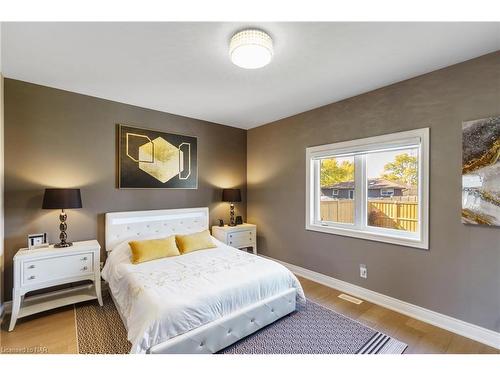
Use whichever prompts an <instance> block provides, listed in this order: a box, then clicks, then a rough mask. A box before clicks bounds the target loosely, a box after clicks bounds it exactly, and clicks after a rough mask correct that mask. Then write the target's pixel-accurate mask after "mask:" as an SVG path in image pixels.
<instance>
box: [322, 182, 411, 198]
mask: <svg viewBox="0 0 500 375" xmlns="http://www.w3.org/2000/svg"><path fill="white" fill-rule="evenodd" d="M408 189H409V187H408V186H406V185H404V184H399V183H397V182H394V181H389V180H385V179H383V178H370V179H368V198H384V197H400V196H402V195H405V193H404V192H405V191H406V190H408ZM321 194H322V195H323V196H325V197H331V198H336V199H354V181H346V182H339V183H338V184H335V185H332V186H328V187H322V188H321Z"/></svg>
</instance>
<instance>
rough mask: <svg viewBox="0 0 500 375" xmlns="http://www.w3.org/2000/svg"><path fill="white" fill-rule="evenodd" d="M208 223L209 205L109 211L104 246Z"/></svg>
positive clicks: (203, 226)
mask: <svg viewBox="0 0 500 375" xmlns="http://www.w3.org/2000/svg"><path fill="white" fill-rule="evenodd" d="M208 223H209V221H208V207H199V208H180V209H172V210H150V211H128V212H108V213H107V214H106V232H105V234H106V250H107V251H111V250H113V248H114V247H115V246H116V245H118V244H120V243H121V242H123V241H127V240H133V239H136V238H140V237H148V236H156V235H159V236H162V235H165V236H170V235H172V234H185V233H193V232H201V231H203V230H205V229H208Z"/></svg>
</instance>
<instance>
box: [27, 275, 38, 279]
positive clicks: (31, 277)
mask: <svg viewBox="0 0 500 375" xmlns="http://www.w3.org/2000/svg"><path fill="white" fill-rule="evenodd" d="M35 279H36V276H34V275H33V276H30V277H28V280H35Z"/></svg>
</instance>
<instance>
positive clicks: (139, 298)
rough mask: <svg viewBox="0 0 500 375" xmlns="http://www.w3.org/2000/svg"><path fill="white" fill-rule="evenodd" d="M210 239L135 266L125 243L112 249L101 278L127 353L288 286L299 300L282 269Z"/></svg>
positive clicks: (290, 277)
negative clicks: (124, 333)
mask: <svg viewBox="0 0 500 375" xmlns="http://www.w3.org/2000/svg"><path fill="white" fill-rule="evenodd" d="M212 239H213V241H214V243H215V244H216V245H217V247H216V248H213V249H206V250H199V251H195V252H192V253H189V254H185V255H180V256H176V257H170V258H163V259H158V260H154V261H150V262H145V263H141V264H137V265H134V264H132V263H131V262H130V247H129V245H128V243H127V242H124V243H122V244H120V245H118V246H116V247H115V248H114V249H113V251H112V252H111V254H110V255H109V257H108V259H107V261H106V265H105V266H104V269H103V271H102V276H103V278H104V279H105V280H106V281H107V282H108V283H109V287H110V289H111V292H112V293H113V296H114V297H115V300H116V302H117V304H118V305H119V308H120V310H121V312H122V314H123V316H124V319H125V320H126V324H127V330H128V340H129V341H130V342H131V343H132V349H131V353H144V352H145V351H146V350H147V349H148V348H150V347H152V346H154V345H156V344H158V343H161V342H163V341H166V340H168V339H170V338H172V337H175V336H177V335H180V334H182V333H185V332H187V331H190V330H192V329H194V328H197V327H200V326H202V325H204V324H207V323H209V322H212V321H214V320H217V319H219V318H221V317H223V316H225V315H227V314H230V313H232V312H234V311H237V310H239V309H241V308H244V307H246V306H249V305H251V304H253V303H257V302H259V301H260V300H262V299H265V298H268V297H271V296H273V295H275V294H278V293H280V292H283V291H286V290H288V289H290V288H295V289H296V290H297V299H298V302H305V296H304V292H303V291H302V287H301V285H300V283H299V281H298V280H297V278H296V277H295V276H294V275H293V274H292V273H291V272H290V271H289V270H288V269H286V268H285V267H283V266H282V265H280V264H278V263H276V262H273V261H271V260H267V259H264V258H262V257H259V256H256V255H253V254H249V253H247V252H244V251H241V250H237V249H235V248H232V247H229V246H226V245H225V244H223V243H222V242H220V241H218V240H216V239H215V238H212Z"/></svg>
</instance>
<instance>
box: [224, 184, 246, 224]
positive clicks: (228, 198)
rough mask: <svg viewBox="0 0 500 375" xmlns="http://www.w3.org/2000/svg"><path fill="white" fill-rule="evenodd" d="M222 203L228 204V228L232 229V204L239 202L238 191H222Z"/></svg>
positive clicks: (239, 195) (239, 192)
mask: <svg viewBox="0 0 500 375" xmlns="http://www.w3.org/2000/svg"><path fill="white" fill-rule="evenodd" d="M222 201H223V202H229V203H230V205H229V226H230V227H234V226H236V224H235V223H234V202H241V191H240V189H222Z"/></svg>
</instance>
